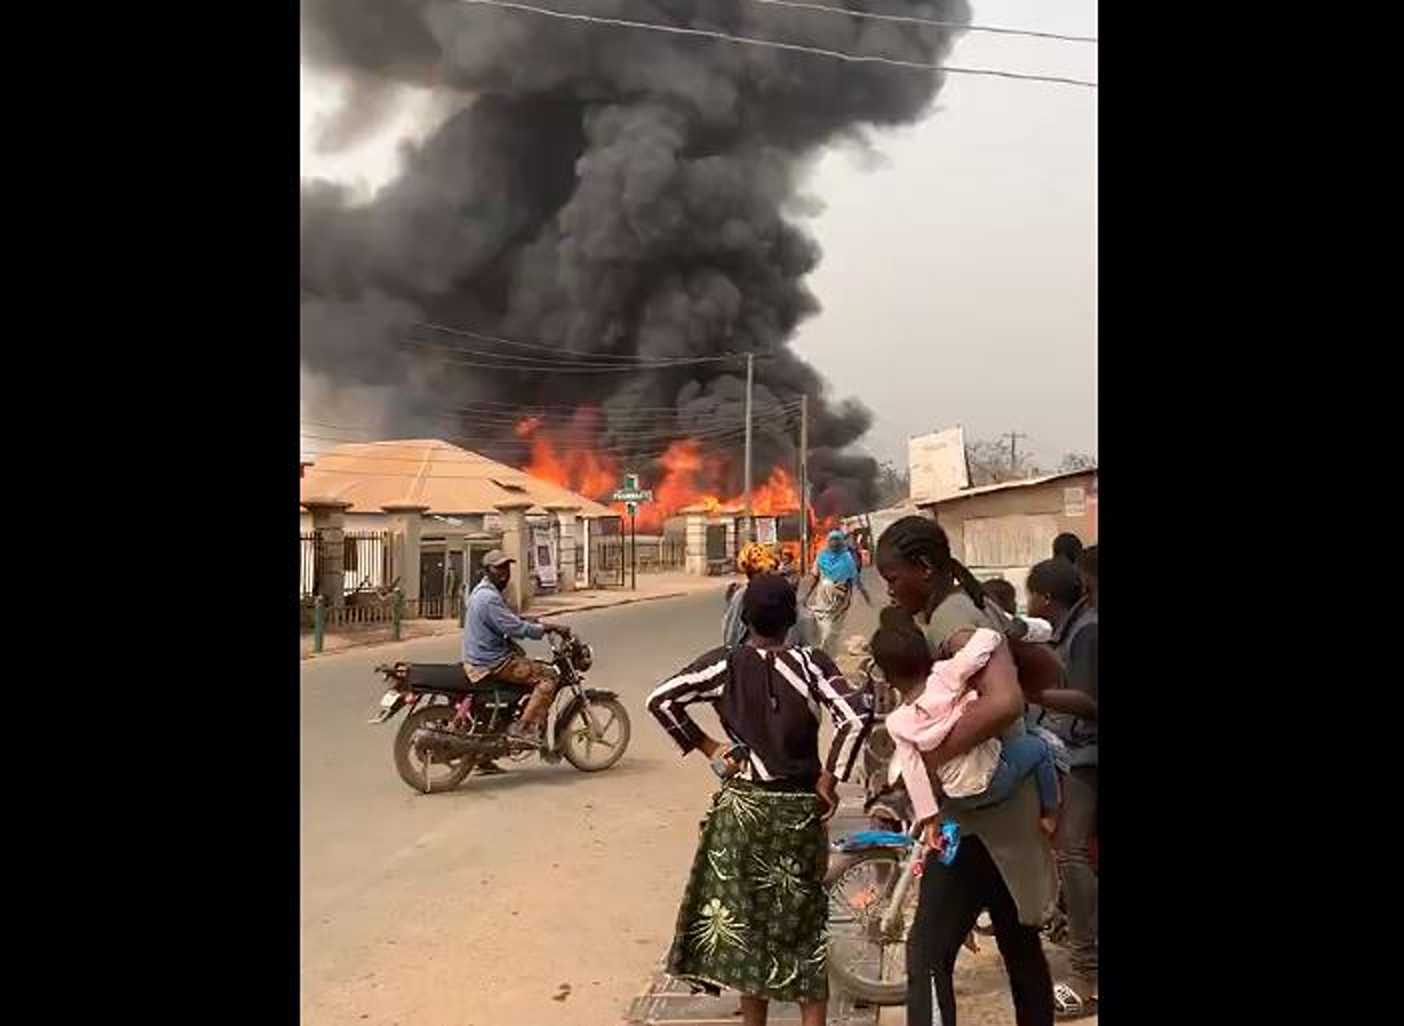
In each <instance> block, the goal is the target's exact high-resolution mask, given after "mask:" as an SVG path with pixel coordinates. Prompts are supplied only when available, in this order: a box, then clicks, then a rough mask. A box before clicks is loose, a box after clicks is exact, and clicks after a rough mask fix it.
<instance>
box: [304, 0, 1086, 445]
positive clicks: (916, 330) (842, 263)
mask: <svg viewBox="0 0 1404 1026" xmlns="http://www.w3.org/2000/svg"><path fill="white" fill-rule="evenodd" d="M974 11H975V13H974V18H973V21H974V22H975V23H976V24H989V25H998V26H1010V27H1017V28H1029V29H1039V30H1043V31H1052V32H1063V33H1071V34H1074V35H1096V34H1097V4H1096V3H1095V0H1059V2H1057V3H1049V2H1048V0H975V2H974ZM816 59H817V58H816ZM949 63H950V64H953V65H969V66H984V67H995V68H1004V69H1010V70H1018V71H1032V72H1040V73H1045V74H1061V75H1071V76H1074V77H1078V78H1089V79H1092V80H1094V81H1095V80H1096V77H1097V47H1096V46H1095V45H1094V44H1083V43H1061V42H1053V41H1043V40H1030V39H1022V38H1009V37H1002V36H992V35H988V34H985V33H973V32H972V33H969V34H967V35H966V36H965V37H964V38H963V39H962V40H961V41H960V42H958V43H957V44H956V47H955V50H954V52H953V54H952V55H951V57H950V59H949ZM335 96H336V93H335V91H334V89H333V88H329V87H328V85H327V84H326V83H323V82H319V81H316V80H313V79H311V78H309V77H307V76H306V75H305V74H304V78H303V172H304V174H307V173H312V174H318V175H325V176H328V177H335V178H340V179H360V180H362V181H363V182H365V184H366V185H367V187H370V188H373V187H374V186H375V185H376V184H379V183H380V182H382V181H384V180H385V179H386V178H388V177H389V176H390V175H392V174H393V173H394V169H395V167H396V155H395V143H396V138H397V137H398V138H404V137H406V136H407V135H412V134H413V133H414V128H415V126H416V124H417V123H423V121H424V120H425V118H426V115H428V116H432V108H431V106H430V103H429V101H428V100H427V98H426V97H424V96H415V95H407V97H406V101H405V104H404V108H403V111H402V116H401V117H400V118H399V120H398V121H397V122H396V124H395V125H394V126H393V127H392V128H390V129H389V130H388V131H387V132H386V134H385V135H384V136H382V137H381V138H379V139H376V140H374V141H372V142H370V143H369V144H367V145H365V146H362V147H360V148H359V149H358V150H355V151H352V152H349V153H345V154H339V155H337V156H335V157H333V158H330V159H328V158H326V157H319V156H317V155H314V154H312V153H311V152H310V145H309V139H310V136H311V131H310V129H311V125H312V124H313V122H314V120H315V119H316V117H317V116H318V114H319V113H320V112H321V111H324V110H327V109H328V108H330V107H332V106H334V104H335ZM873 149H874V151H875V153H876V156H875V157H874V155H873V154H872V153H858V152H855V151H853V150H837V151H832V152H830V153H827V154H825V155H824V156H823V157H822V158H821V159H820V160H819V161H818V163H817V165H816V167H815V168H814V170H813V173H812V175H811V177H810V180H809V182H808V183H807V186H806V192H807V193H809V194H811V195H813V196H814V197H816V198H817V199H819V200H820V201H821V202H822V203H823V204H824V210H823V212H822V213H820V214H819V215H818V216H816V217H813V218H811V219H809V220H808V221H807V222H806V224H807V227H808V230H809V231H810V232H811V233H812V234H813V235H814V236H815V237H816V238H817V239H818V241H819V243H820V245H821V246H822V247H823V251H824V257H823V260H822V261H821V262H820V264H819V267H818V269H817V270H816V271H815V272H814V274H812V275H811V276H810V278H809V284H810V287H811V288H812V289H813V291H814V293H815V294H816V295H817V296H818V297H819V300H820V302H821V304H822V305H823V311H822V312H821V313H819V314H818V315H816V316H815V317H814V318H813V319H811V320H810V321H807V322H806V323H805V324H804V325H802V326H801V328H800V330H799V333H798V337H797V340H796V342H795V346H796V348H797V349H798V350H799V351H800V352H802V353H803V354H804V355H805V356H806V357H807V358H809V359H810V360H811V361H812V362H813V363H814V364H815V366H817V367H818V368H819V369H820V371H822V372H823V373H824V375H825V376H826V377H827V378H828V379H829V382H830V384H831V387H832V389H833V391H834V392H835V394H837V395H855V396H858V397H859V398H861V399H862V400H863V401H864V402H866V403H867V404H868V406H869V407H871V408H872V410H873V412H874V414H875V416H876V420H875V423H874V426H873V430H872V431H871V432H870V433H869V435H868V438H867V448H868V449H869V451H871V452H872V453H873V454H874V455H875V456H878V457H879V458H886V459H893V460H895V461H896V462H897V463H898V464H899V465H901V464H905V462H906V440H907V437H908V436H909V435H914V434H922V433H925V432H927V431H932V430H938V429H940V428H944V427H949V426H951V425H954V424H961V425H963V426H964V427H965V431H966V437H967V438H989V437H994V436H996V435H998V434H1000V433H1002V432H1006V431H1021V432H1024V433H1026V434H1028V435H1029V436H1030V437H1029V438H1028V439H1027V440H1021V441H1020V446H1021V449H1023V450H1026V451H1030V452H1032V453H1033V454H1034V455H1035V457H1037V458H1038V459H1040V460H1041V461H1043V462H1044V463H1045V464H1051V463H1054V462H1056V460H1057V459H1058V457H1059V456H1060V455H1061V454H1062V453H1064V452H1067V451H1079V452H1089V453H1093V454H1095V453H1096V451H1097V239H1096V232H1097V93H1096V91H1095V90H1087V89H1078V88H1072V87H1068V86H1058V85H1049V84H1043V83H1033V82H1018V81H1005V80H1001V79H991V78H976V77H973V76H965V75H955V74H952V75H950V76H948V78H947V80H946V84H945V86H944V87H943V88H942V90H941V92H940V94H939V96H938V97H937V106H936V108H935V109H934V110H933V111H932V112H931V114H930V115H929V116H928V117H927V118H926V119H925V120H924V121H922V122H921V123H920V124H917V125H915V126H912V127H909V128H906V129H902V130H899V131H895V132H883V133H879V134H877V135H875V136H874V137H873Z"/></svg>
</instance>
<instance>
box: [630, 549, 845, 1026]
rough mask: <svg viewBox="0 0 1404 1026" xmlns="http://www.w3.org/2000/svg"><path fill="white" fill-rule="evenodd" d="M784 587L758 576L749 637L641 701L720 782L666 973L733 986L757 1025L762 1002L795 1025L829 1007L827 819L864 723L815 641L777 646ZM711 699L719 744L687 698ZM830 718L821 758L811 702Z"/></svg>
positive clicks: (788, 616)
mask: <svg viewBox="0 0 1404 1026" xmlns="http://www.w3.org/2000/svg"><path fill="white" fill-rule="evenodd" d="M795 617H796V603H795V591H794V588H793V587H792V586H791V585H790V584H789V582H787V581H786V580H785V579H784V578H782V577H779V576H776V575H774V574H760V575H757V576H756V577H754V578H752V580H751V582H750V584H749V585H748V586H747V588H746V595H745V599H744V606H743V609H742V618H743V619H744V621H745V623H746V625H747V629H748V631H749V637H748V638H747V641H746V642H745V644H742V645H738V646H736V647H734V648H718V649H714V650H712V651H711V652H708V653H706V654H705V655H703V656H702V657H701V658H699V659H697V660H695V661H694V662H693V663H692V664H690V665H689V666H687V667H685V668H684V669H683V670H682V671H681V672H679V673H678V674H677V675H676V676H674V677H672V678H670V679H669V680H667V681H665V682H664V683H663V684H662V685H660V686H659V687H658V689H657V690H655V691H654V692H653V694H652V696H650V698H649V701H648V708H649V711H650V712H651V713H653V715H654V716H655V717H657V719H658V721H659V723H661V724H662V725H663V728H664V729H665V730H666V731H667V732H668V734H669V735H670V736H671V737H672V738H673V740H675V741H676V742H677V743H678V745H679V747H681V748H682V750H683V753H684V754H686V753H688V752H691V751H693V750H694V749H697V750H700V751H702V752H703V753H704V754H705V755H706V756H707V757H708V758H710V759H711V760H712V768H713V770H714V771H715V772H716V773H717V775H718V776H719V777H721V778H722V785H721V789H720V790H719V791H718V792H717V793H716V795H714V796H713V798H712V804H711V808H710V810H709V811H708V813H707V818H706V820H705V821H704V822H703V825H702V837H701V841H700V843H699V844H698V846H697V855H696V857H695V858H694V859H693V863H692V874H691V876H690V877H689V878H688V882H687V888H686V890H685V891H684V893H683V901H682V908H681V909H680V910H679V912H678V924H677V931H676V933H675V934H674V937H673V946H672V948H671V950H670V951H669V953H668V971H669V972H670V973H671V974H673V975H674V976H677V977H680V978H683V979H686V980H688V981H689V982H691V983H692V984H694V985H695V986H697V987H699V988H702V989H707V990H717V989H720V988H721V987H730V988H733V989H735V990H738V991H740V992H741V995H742V998H741V1010H742V1016H743V1022H744V1024H745V1026H763V1024H764V1023H765V1020H766V1012H767V1009H768V1007H769V1002H770V1001H771V1000H776V1001H795V1002H798V1003H799V1005H800V1010H801V1021H802V1023H803V1026H823V1023H824V1021H825V1016H826V1014H827V1009H828V997H829V985H828V966H827V957H826V956H827V946H828V940H827V936H826V932H825V926H826V924H827V921H828V900H827V897H826V895H825V893H824V870H825V868H826V863H827V861H828V835H827V830H826V823H827V822H828V820H829V818H830V817H831V816H832V815H833V814H834V811H835V809H836V808H837V806H838V798H837V795H836V793H835V783H836V781H837V780H843V779H847V777H848V774H849V772H850V771H851V770H852V768H853V763H854V761H855V758H856V756H857V754H858V752H859V750H860V748H861V745H862V742H863V738H864V736H865V735H866V733H867V730H868V723H869V719H870V716H869V713H868V710H867V707H866V701H865V698H864V696H863V695H862V694H861V693H859V692H858V691H856V690H855V689H854V688H853V687H852V686H851V685H850V684H849V683H848V681H847V680H846V679H845V678H844V676H843V674H842V673H840V672H839V670H838V667H836V666H835V665H834V663H833V661H832V660H831V659H829V657H828V656H826V655H825V654H824V653H823V652H821V651H819V650H817V649H811V648H807V647H803V646H798V647H787V646H786V645H785V643H784V638H785V635H786V632H787V631H789V629H790V628H791V627H792V626H793V625H794V623H795ZM695 702H708V703H710V704H711V705H712V706H713V707H714V708H715V710H716V713H717V717H718V719H719V720H720V721H721V725H722V728H723V730H725V731H726V735H727V737H728V739H729V741H728V743H725V744H724V743H722V742H719V741H717V740H715V739H713V738H711V737H708V736H707V734H706V733H705V732H704V731H703V730H702V728H701V727H699V726H698V725H697V723H696V721H694V720H693V719H692V717H691V716H689V715H688V712H687V708H686V707H687V706H688V705H690V704H692V703H695ZM821 707H822V708H824V709H827V710H828V711H829V714H830V715H831V716H832V717H833V721H834V726H835V735H834V740H833V744H832V745H831V746H830V748H829V753H828V758H827V760H826V762H825V763H824V764H823V765H821V764H820V761H819V716H820V709H821Z"/></svg>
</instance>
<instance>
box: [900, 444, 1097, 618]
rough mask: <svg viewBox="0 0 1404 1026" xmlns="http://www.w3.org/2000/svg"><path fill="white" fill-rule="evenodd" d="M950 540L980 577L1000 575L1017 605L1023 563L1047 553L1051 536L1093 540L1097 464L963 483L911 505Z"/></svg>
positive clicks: (1087, 542)
mask: <svg viewBox="0 0 1404 1026" xmlns="http://www.w3.org/2000/svg"><path fill="white" fill-rule="evenodd" d="M917 505H918V506H919V507H920V508H921V509H922V510H923V511H924V512H926V513H928V514H930V515H932V516H934V517H935V518H936V522H937V523H939V524H940V525H941V526H942V527H943V528H944V529H945V531H946V536H947V537H948V538H950V540H951V552H952V554H954V555H955V557H956V558H957V559H959V560H960V561H961V562H962V563H964V564H965V565H966V566H968V567H969V568H970V570H971V572H972V573H974V574H975V576H976V577H979V578H980V579H981V580H985V579H987V578H991V577H1003V578H1004V579H1005V580H1007V581H1009V582H1010V583H1011V584H1013V585H1014V588H1015V590H1016V591H1017V592H1018V594H1019V605H1020V607H1021V608H1022V607H1023V606H1024V604H1025V603H1026V601H1027V596H1026V595H1025V593H1024V580H1025V578H1026V577H1027V576H1028V573H1029V568H1030V567H1032V566H1033V565H1034V564H1035V563H1038V562H1041V561H1042V560H1045V559H1048V558H1049V557H1051V556H1052V555H1053V539H1054V538H1056V537H1057V536H1058V535H1059V534H1061V533H1062V532H1064V531H1070V532H1072V533H1073V534H1075V535H1077V536H1078V537H1079V538H1081V539H1082V543H1083V544H1084V545H1094V544H1096V541H1097V468H1096V467H1091V468H1088V469H1085V470H1073V471H1067V472H1064V473H1059V474H1047V475H1045V476H1043V477H1033V478H1028V479H1027V480H1024V481H1005V482H1003V483H1002V484H994V485H984V486H982V487H979V488H967V489H964V490H963V491H960V492H958V493H956V494H955V495H951V496H948V497H947V498H944V499H938V500H935V501H930V502H920V503H918V504H917Z"/></svg>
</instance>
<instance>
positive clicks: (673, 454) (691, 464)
mask: <svg viewBox="0 0 1404 1026" xmlns="http://www.w3.org/2000/svg"><path fill="white" fill-rule="evenodd" d="M594 417H595V413H594V411H583V412H582V413H578V414H577V416H576V418H575V423H574V425H573V430H572V431H571V434H572V435H573V436H575V438H577V439H579V440H581V441H583V439H584V437H585V436H587V435H589V434H591V433H592V431H591V428H592V427H593V424H594ZM516 433H517V435H518V436H519V437H522V438H530V439H531V441H532V447H531V458H530V460H529V461H528V462H527V465H526V466H525V467H523V468H522V469H523V470H525V471H526V472H527V473H528V474H531V475H533V476H535V477H539V478H542V479H543V480H546V481H550V482H552V483H554V484H557V485H560V486H561V487H563V488H569V489H571V490H572V491H576V492H579V493H580V494H582V495H586V496H589V497H590V498H592V499H595V500H596V501H599V502H604V503H607V504H609V505H610V506H611V508H613V509H615V510H616V511H617V512H619V513H620V514H623V513H624V512H625V509H624V505H623V504H622V503H610V502H609V498H610V496H611V495H612V494H613V492H614V490H615V489H616V488H618V487H619V485H620V482H621V480H622V479H623V473H624V471H625V470H626V469H630V470H632V469H635V468H632V467H629V468H625V467H621V466H620V464H619V461H617V460H616V459H614V458H613V457H611V456H609V455H607V454H604V453H598V452H595V451H593V450H592V449H590V448H588V447H586V446H584V445H577V446H573V447H571V448H564V447H558V446H557V445H556V444H555V442H554V440H553V439H552V437H551V435H550V433H548V432H546V431H543V430H542V429H541V421H540V418H536V417H527V418H524V419H523V420H522V421H520V422H519V423H518V424H517V427H516ZM638 469H639V470H641V471H642V470H643V468H638ZM649 469H650V470H652V471H653V472H652V473H648V472H643V473H641V475H640V476H641V477H642V478H643V482H642V483H643V484H644V485H645V487H652V489H653V501H652V502H650V503H645V504H643V505H641V506H640V507H639V513H638V529H639V530H640V531H644V532H647V533H658V532H660V531H662V529H663V521H665V520H667V519H668V518H669V517H671V516H674V515H675V514H677V512H678V511H679V510H682V509H686V508H687V507H689V506H702V507H704V508H705V509H706V511H707V513H708V514H709V515H715V514H719V513H721V512H722V511H723V510H733V509H734V510H736V511H738V512H739V511H740V510H742V509H744V507H745V498H746V497H745V495H744V493H743V494H740V495H735V496H730V497H726V496H724V495H723V494H722V492H721V490H720V488H719V487H718V485H719V482H721V481H723V480H724V479H725V476H726V470H727V464H726V459H725V457H721V456H717V455H713V454H708V453H704V452H703V451H702V447H701V444H700V443H698V442H697V441H695V440H693V439H680V440H678V441H676V442H673V443H672V444H671V445H669V446H668V448H667V450H666V451H665V452H664V453H663V455H661V456H659V457H658V458H657V459H656V460H654V461H653V466H652V467H651V468H649ZM799 505H800V495H799V489H798V488H797V487H796V485H795V481H794V478H793V477H792V476H791V475H790V473H789V472H788V471H787V470H786V469H785V468H784V467H773V468H771V470H770V472H769V474H768V475H767V476H766V479H765V480H764V481H762V482H761V483H760V484H758V485H756V486H755V487H753V488H752V489H751V506H752V509H753V510H754V511H755V513H756V514H757V515H759V516H778V515H781V514H785V513H793V512H795V511H796V510H798V509H799ZM831 521H832V522H833V523H837V518H836V517H833V518H829V517H826V518H824V520H823V521H817V520H816V519H815V517H814V513H813V511H812V510H811V511H810V524H811V527H813V526H814V525H815V524H823V525H826V524H828V523H830V522H831ZM824 529H825V530H827V527H825V528H824Z"/></svg>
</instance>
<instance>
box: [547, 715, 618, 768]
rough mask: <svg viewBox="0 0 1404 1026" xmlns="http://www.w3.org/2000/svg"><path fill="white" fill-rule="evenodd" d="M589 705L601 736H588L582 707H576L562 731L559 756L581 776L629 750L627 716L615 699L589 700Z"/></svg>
mask: <svg viewBox="0 0 1404 1026" xmlns="http://www.w3.org/2000/svg"><path fill="white" fill-rule="evenodd" d="M588 705H589V708H590V715H591V716H592V717H594V720H595V725H596V727H597V728H598V729H599V732H600V737H599V738H592V737H591V736H590V723H589V721H588V720H587V719H586V718H585V707H584V706H577V707H576V709H575V711H574V712H573V713H571V717H570V719H569V720H568V721H567V722H566V724H565V726H564V727H563V728H562V729H561V733H560V735H559V736H560V739H561V754H562V755H564V756H565V757H566V762H568V763H570V764H571V765H572V766H574V767H575V768H576V769H578V770H580V771H581V772H582V773H598V772H599V771H600V770H607V769H609V768H610V767H611V766H613V765H614V764H615V763H616V762H618V761H619V760H620V759H621V758H622V757H623V755H624V749H626V748H628V747H629V737H630V727H629V713H628V711H627V710H626V709H625V708H624V703H623V702H620V701H619V700H618V699H617V698H592V699H590V700H589V702H588Z"/></svg>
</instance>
